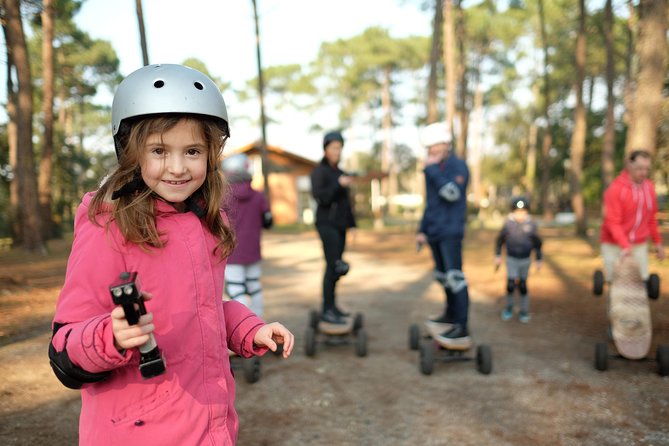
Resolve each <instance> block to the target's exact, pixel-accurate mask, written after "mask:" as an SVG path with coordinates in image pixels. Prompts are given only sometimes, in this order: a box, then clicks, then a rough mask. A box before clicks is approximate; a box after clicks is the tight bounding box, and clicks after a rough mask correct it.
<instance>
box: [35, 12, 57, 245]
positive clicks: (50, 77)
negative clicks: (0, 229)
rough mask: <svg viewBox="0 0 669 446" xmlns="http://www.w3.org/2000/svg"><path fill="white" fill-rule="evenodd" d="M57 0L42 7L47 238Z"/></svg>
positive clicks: (42, 186) (41, 182) (42, 200)
mask: <svg viewBox="0 0 669 446" xmlns="http://www.w3.org/2000/svg"><path fill="white" fill-rule="evenodd" d="M53 1H54V0H44V2H43V9H42V66H43V73H42V80H43V87H42V88H43V94H44V100H43V103H42V114H43V115H44V137H43V138H42V158H41V159H40V168H39V176H38V178H37V189H38V194H39V205H40V212H41V217H42V224H43V228H42V229H43V230H42V235H43V237H44V238H45V239H48V238H51V237H53V236H54V235H55V231H54V229H55V228H54V224H53V219H52V216H51V197H52V195H53V194H52V190H51V181H52V171H53V98H54V68H53V66H54V58H53V32H54V16H55V11H54V5H53Z"/></svg>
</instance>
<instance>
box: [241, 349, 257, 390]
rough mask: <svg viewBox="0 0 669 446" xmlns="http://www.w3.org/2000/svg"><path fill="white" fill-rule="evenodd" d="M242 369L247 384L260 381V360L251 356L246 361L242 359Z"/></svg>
mask: <svg viewBox="0 0 669 446" xmlns="http://www.w3.org/2000/svg"><path fill="white" fill-rule="evenodd" d="M242 366H243V368H244V378H246V382H247V383H249V384H253V383H254V382H257V381H258V380H259V379H260V358H258V357H257V356H253V357H251V358H248V359H244V362H243V363H242Z"/></svg>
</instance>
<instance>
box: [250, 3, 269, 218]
mask: <svg viewBox="0 0 669 446" xmlns="http://www.w3.org/2000/svg"><path fill="white" fill-rule="evenodd" d="M251 3H252V4H253V22H254V24H255V31H256V66H257V69H258V98H259V99H260V135H261V140H260V159H261V160H262V162H261V164H262V178H263V191H264V193H265V198H266V199H267V202H268V203H269V205H270V207H271V206H272V194H271V191H270V188H269V172H270V165H269V163H270V161H269V157H268V156H267V115H266V114H265V78H264V76H263V66H262V58H261V57H260V23H259V21H258V5H257V4H256V0H252V1H251Z"/></svg>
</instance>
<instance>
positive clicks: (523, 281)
mask: <svg viewBox="0 0 669 446" xmlns="http://www.w3.org/2000/svg"><path fill="white" fill-rule="evenodd" d="M518 288H519V289H520V294H527V280H526V279H520V281H519V283H518Z"/></svg>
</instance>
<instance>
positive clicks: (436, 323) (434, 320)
mask: <svg viewBox="0 0 669 446" xmlns="http://www.w3.org/2000/svg"><path fill="white" fill-rule="evenodd" d="M425 325H426V326H427V327H429V328H431V329H435V330H436V331H448V330H450V329H451V328H453V322H451V320H450V319H449V318H447V317H446V315H443V314H442V315H441V316H436V317H431V318H429V319H427V320H426V321H425Z"/></svg>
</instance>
